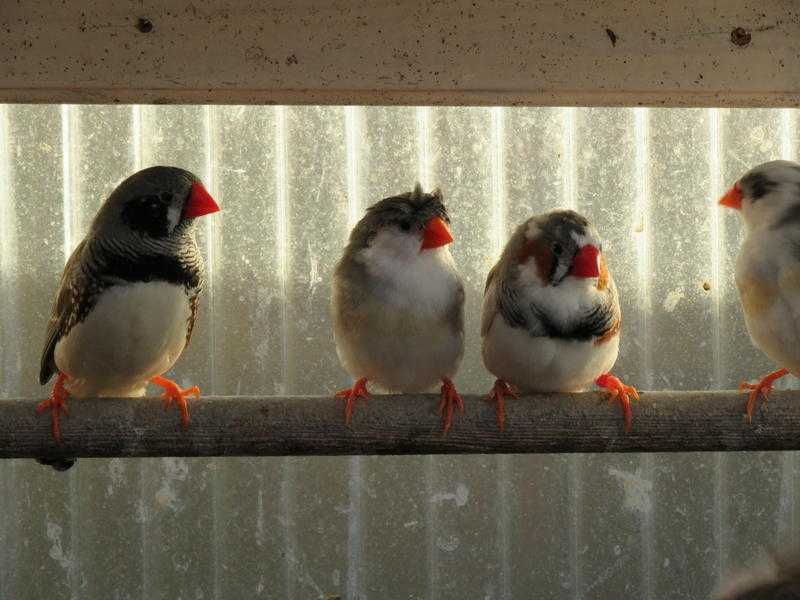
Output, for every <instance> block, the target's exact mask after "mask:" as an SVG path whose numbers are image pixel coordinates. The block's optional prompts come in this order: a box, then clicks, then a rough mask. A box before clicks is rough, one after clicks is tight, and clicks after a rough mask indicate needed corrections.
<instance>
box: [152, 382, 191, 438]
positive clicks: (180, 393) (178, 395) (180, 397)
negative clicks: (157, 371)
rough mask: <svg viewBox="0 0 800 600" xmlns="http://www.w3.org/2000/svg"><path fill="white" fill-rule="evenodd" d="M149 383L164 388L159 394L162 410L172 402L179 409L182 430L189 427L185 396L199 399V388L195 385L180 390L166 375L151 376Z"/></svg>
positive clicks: (187, 405) (187, 406) (187, 404)
mask: <svg viewBox="0 0 800 600" xmlns="http://www.w3.org/2000/svg"><path fill="white" fill-rule="evenodd" d="M150 383H154V384H155V385H160V386H161V387H162V388H164V393H163V394H161V397H162V398H164V410H167V409H168V408H169V407H170V405H171V404H172V403H173V402H174V403H175V406H177V407H178V410H180V411H181V423H182V424H183V430H184V431H186V430H187V429H189V403H188V402H187V401H186V397H187V396H194V397H195V399H196V400H200V388H199V387H197V386H196V385H195V386H192V387H190V388H186V389H185V390H182V389H181V388H180V387H178V384H177V383H175V382H174V381H172V380H171V379H167V378H166V377H153V378H152V379H151V380H150Z"/></svg>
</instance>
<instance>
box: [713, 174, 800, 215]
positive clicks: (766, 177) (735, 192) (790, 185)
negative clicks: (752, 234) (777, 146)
mask: <svg viewBox="0 0 800 600" xmlns="http://www.w3.org/2000/svg"><path fill="white" fill-rule="evenodd" d="M719 203H720V204H721V205H723V206H727V207H729V208H734V209H736V210H738V211H740V212H741V213H742V217H743V218H744V222H745V224H746V225H747V227H748V229H758V228H761V227H779V226H780V224H781V223H782V221H784V220H785V219H787V217H792V218H793V220H794V221H797V220H798V217H800V215H798V212H800V164H797V163H795V162H791V161H788V160H773V161H770V162H766V163H763V164H760V165H758V166H757V167H754V168H752V169H750V170H749V171H748V172H747V173H745V174H744V175H743V176H742V177H741V178H740V179H739V180H738V181H737V182H736V183H734V184H733V186H732V187H731V189H729V190H728V191H727V192H726V193H725V195H724V196H723V197H722V198H720V200H719Z"/></svg>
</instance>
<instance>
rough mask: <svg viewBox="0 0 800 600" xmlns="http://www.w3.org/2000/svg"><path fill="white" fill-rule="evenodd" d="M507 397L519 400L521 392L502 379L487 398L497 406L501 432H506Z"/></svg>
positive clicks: (497, 381)
mask: <svg viewBox="0 0 800 600" xmlns="http://www.w3.org/2000/svg"><path fill="white" fill-rule="evenodd" d="M506 396H511V397H512V398H519V390H517V388H515V387H514V386H513V385H509V384H507V383H506V382H505V381H503V380H502V379H498V380H496V381H495V382H494V386H492V389H491V390H490V391H489V395H488V396H486V399H487V400H489V401H490V402H495V403H496V405H497V424H498V425H499V426H500V431H503V430H505V426H506Z"/></svg>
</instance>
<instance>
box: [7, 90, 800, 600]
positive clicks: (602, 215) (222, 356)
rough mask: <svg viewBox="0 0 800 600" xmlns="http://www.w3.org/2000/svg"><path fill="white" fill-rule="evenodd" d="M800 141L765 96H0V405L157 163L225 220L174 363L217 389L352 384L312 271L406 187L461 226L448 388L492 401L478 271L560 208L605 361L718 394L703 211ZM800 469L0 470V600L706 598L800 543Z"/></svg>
mask: <svg viewBox="0 0 800 600" xmlns="http://www.w3.org/2000/svg"><path fill="white" fill-rule="evenodd" d="M797 125H798V114H797V113H796V112H794V111H791V110H776V109H771V110H761V109H758V110H753V109H747V110H744V109H741V110H729V109H725V110H721V109H720V110H717V109H685V110H684V109H646V108H635V109H620V108H615V109H601V108H592V109H574V108H565V109H559V108H535V109H534V108H519V109H517V108H412V107H393V108H385V107H346V108H343V107H255V106H253V107H235V106H234V107H202V106H191V107H188V106H187V107H183V106H172V107H166V106H141V107H139V106H134V107H130V106H128V107H123V106H81V107H72V106H35V107H34V106H24V105H6V106H0V219H2V220H0V250H2V254H0V297H2V298H3V303H2V305H0V374H2V380H1V381H0V396H2V397H19V396H22V397H30V398H39V397H42V396H43V394H44V393H45V390H44V389H42V388H40V387H39V386H38V385H37V382H36V372H37V365H38V361H39V353H40V351H41V343H42V337H43V335H44V329H45V323H46V319H47V315H48V312H49V310H50V305H51V301H52V297H53V293H54V291H55V286H56V282H57V279H58V275H59V273H60V271H61V268H62V266H63V262H64V260H65V257H66V255H67V254H68V253H69V251H70V250H71V249H72V247H73V246H74V245H75V244H76V243H77V241H78V240H80V238H81V237H82V235H83V233H84V232H85V230H86V227H87V225H88V223H89V221H90V219H91V217H92V215H93V214H94V211H95V210H96V208H97V206H98V205H99V204H100V202H101V201H102V199H103V198H104V197H105V196H106V195H107V193H108V192H109V190H110V189H111V188H112V187H113V186H114V185H115V184H116V183H118V182H119V181H120V180H121V179H122V178H123V177H124V176H126V175H127V174H129V173H130V172H132V171H133V170H135V169H138V168H140V167H143V166H147V165H151V164H157V163H162V164H163V163H168V164H175V165H179V166H182V167H185V168H188V169H190V170H192V171H194V172H196V173H198V174H199V175H201V176H202V177H203V178H204V179H205V180H206V181H207V183H208V185H209V187H210V189H211V190H212V192H213V194H214V195H215V196H216V197H217V198H218V199H219V201H220V204H221V205H222V206H223V207H224V211H223V212H222V213H220V215H218V216H217V217H215V218H214V219H209V220H208V221H206V224H205V229H203V231H202V232H201V237H202V246H203V248H204V250H205V251H206V254H207V264H208V266H209V274H210V285H209V288H208V290H207V293H206V294H205V296H204V298H203V304H202V310H201V317H200V322H199V324H198V325H197V329H196V334H195V336H194V337H193V339H192V344H191V346H190V348H189V349H188V350H187V352H186V353H185V354H184V356H183V358H182V359H181V360H180V362H179V363H178V365H177V366H176V369H175V371H174V375H175V377H176V378H177V379H178V380H179V381H181V382H185V383H189V382H192V383H198V384H200V385H202V386H203V389H204V391H205V393H207V394H236V395H247V394H283V393H289V394H318V393H323V392H326V391H333V390H335V389H337V388H338V387H341V386H343V385H345V384H346V383H347V376H346V374H345V373H344V372H343V371H342V369H341V368H340V367H339V365H338V361H337V359H336V354H335V350H334V347H333V341H332V337H331V335H330V327H329V317H328V298H329V290H330V275H331V270H332V268H333V265H334V264H335V261H336V259H337V257H338V255H339V253H340V249H341V247H342V245H343V243H344V240H345V238H346V235H347V233H348V230H349V227H350V226H351V225H352V223H353V222H354V221H355V220H356V219H357V218H358V216H359V215H360V214H361V212H362V210H363V208H364V207H365V206H367V205H369V204H370V203H371V202H373V201H375V200H377V199H379V198H382V197H384V196H386V195H389V194H393V193H396V192H399V191H403V190H407V189H409V188H410V187H411V186H412V185H413V183H414V182H415V181H416V180H421V181H422V182H423V184H424V185H426V186H432V185H440V186H441V187H442V188H443V190H444V193H445V199H446V201H447V203H448V206H449V208H450V210H451V213H452V216H453V223H454V224H453V229H454V231H455V234H456V240H457V241H456V243H455V244H454V245H453V253H454V255H455V259H456V262H457V264H458V265H459V267H460V269H461V272H462V274H463V276H464V278H465V284H466V288H467V311H466V312H467V319H468V334H467V352H466V355H465V359H464V364H463V366H462V368H461V372H460V373H459V375H458V378H457V384H458V386H459V389H461V390H462V391H470V392H480V391H483V390H486V389H488V386H489V384H490V377H489V376H488V374H487V373H486V372H485V371H484V369H483V367H482V365H481V362H480V354H479V341H480V340H479V336H478V314H479V310H480V303H481V294H482V288H483V282H484V278H485V276H486V273H487V271H488V269H489V267H490V265H491V264H492V262H493V260H494V259H495V257H496V256H497V254H498V252H499V250H500V248H501V247H502V245H503V243H504V241H505V238H506V236H507V234H508V232H509V230H510V229H511V228H512V227H513V226H514V225H515V224H516V223H518V222H519V221H521V220H523V219H525V218H527V216H529V215H530V214H532V213H534V212H539V211H542V210H545V209H548V208H552V207H555V206H559V205H561V206H570V207H573V208H576V209H577V210H579V211H581V212H583V213H585V214H587V215H588V216H589V217H590V218H591V219H592V220H594V222H595V223H596V224H597V226H598V227H599V229H600V231H601V232H602V234H603V235H604V237H605V244H606V247H607V251H608V255H609V260H610V264H611V268H612V272H613V273H614V275H615V279H616V281H617V284H618V286H619V288H620V292H621V294H622V299H623V311H624V315H625V329H624V334H623V344H622V348H621V355H620V360H619V362H618V364H617V369H616V371H617V372H618V373H619V374H621V375H622V376H624V377H625V378H627V379H629V380H630V381H631V382H633V383H635V384H638V385H639V386H640V387H642V388H644V389H697V388H731V387H733V386H735V385H736V384H737V383H738V382H739V380H740V379H743V378H748V377H749V378H752V377H755V376H756V375H758V374H761V373H762V372H764V371H766V370H767V369H768V368H769V367H770V364H769V362H768V361H767V360H766V358H764V357H763V356H762V355H761V354H760V353H758V352H757V351H755V350H753V349H752V347H751V345H750V343H749V341H748V338H747V334H746V332H745V330H744V325H743V321H742V315H741V311H740V309H739V305H738V298H737V294H736V290H735V287H734V283H733V275H732V270H733V260H734V257H735V254H736V251H737V249H738V244H739V241H740V238H741V227H740V224H739V223H738V222H737V221H736V216H735V215H732V214H726V213H724V212H722V211H719V210H717V208H716V207H715V205H714V200H715V199H716V197H717V196H718V194H719V192H720V191H721V190H722V188H723V186H724V185H725V184H726V183H729V182H731V181H732V180H733V179H734V178H736V177H737V176H738V175H739V174H741V173H742V172H743V171H744V170H745V169H746V168H748V167H750V166H751V165H753V164H755V163H758V162H760V161H763V160H767V159H772V158H777V157H793V156H795V154H796V152H797V144H798V140H797V136H796V134H795V131H796V128H797ZM704 282H708V283H710V291H706V290H704V289H703V283H704ZM331 401H332V402H333V400H331ZM153 409H154V410H159V407H156V406H154V408H153ZM76 411H77V409H76ZM67 426H68V425H67ZM797 470H798V461H797V457H796V456H795V455H793V454H779V453H748V454H736V455H711V454H708V455H705V454H704V455H690V454H686V455H653V456H637V455H624V456H623V455H592V456H570V457H567V456H503V457H487V456H459V457H447V456H444V457H436V458H431V457H399V458H391V457H386V458H377V457H362V458H287V459H268V458H264V459H251V458H236V459H213V460H207V459H180V458H165V459H151V460H118V459H113V460H84V461H81V463H79V466H78V468H76V469H73V470H72V471H70V472H69V473H68V474H66V475H63V474H57V473H54V472H51V471H49V470H47V469H43V468H41V467H39V466H37V465H35V464H33V463H32V462H31V461H4V462H2V463H0V536H1V537H2V539H1V540H0V598H3V599H5V598H9V599H10V598H13V599H21V598H43V597H55V596H58V597H63V598H120V599H125V598H147V599H148V600H149V599H154V598H165V599H166V598H169V599H174V598H216V599H219V598H290V599H301V598H327V597H336V596H342V597H346V598H431V599H442V600H444V599H450V598H453V599H463V598H478V597H484V598H497V599H507V598H512V597H513V598H522V597H540V598H618V597H636V598H699V597H704V596H706V595H707V594H708V593H709V591H710V590H711V589H712V588H713V587H714V586H715V585H716V584H717V581H718V579H719V578H720V577H722V576H723V575H724V574H726V573H727V572H729V571H730V570H731V569H734V568H737V567H739V566H741V565H743V564H745V563H746V562H747V561H749V560H750V559H751V558H752V557H754V556H757V555H758V554H759V552H761V550H762V549H763V548H764V547H771V546H773V545H774V544H776V543H779V542H782V541H789V540H794V539H796V537H797V535H796V527H795V524H796V522H797V517H798V506H797V502H796V500H795V498H796V494H797V486H798V477H797V474H796V472H797Z"/></svg>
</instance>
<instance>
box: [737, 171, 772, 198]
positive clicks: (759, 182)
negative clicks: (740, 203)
mask: <svg viewBox="0 0 800 600" xmlns="http://www.w3.org/2000/svg"><path fill="white" fill-rule="evenodd" d="M741 185H742V186H743V187H744V189H745V191H747V192H749V194H748V195H749V196H750V199H751V200H759V199H761V198H763V197H764V196H766V195H767V194H769V193H770V192H771V191H772V190H774V189H775V188H776V187H777V185H778V184H777V183H776V182H774V181H772V180H771V179H770V178H769V177H767V176H766V175H763V174H761V173H751V174H750V175H748V176H746V177H745V178H743V179H742V182H741Z"/></svg>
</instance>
